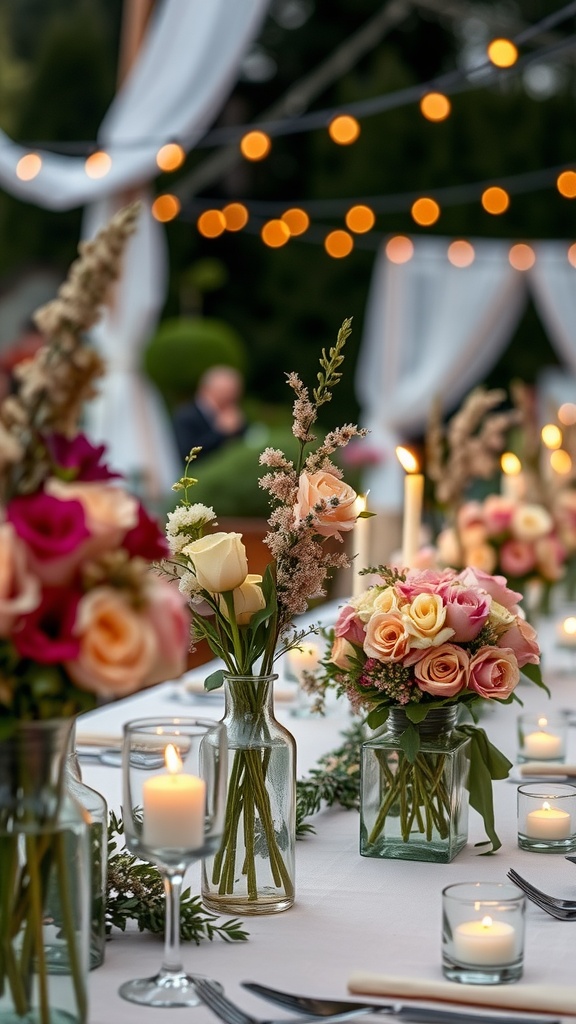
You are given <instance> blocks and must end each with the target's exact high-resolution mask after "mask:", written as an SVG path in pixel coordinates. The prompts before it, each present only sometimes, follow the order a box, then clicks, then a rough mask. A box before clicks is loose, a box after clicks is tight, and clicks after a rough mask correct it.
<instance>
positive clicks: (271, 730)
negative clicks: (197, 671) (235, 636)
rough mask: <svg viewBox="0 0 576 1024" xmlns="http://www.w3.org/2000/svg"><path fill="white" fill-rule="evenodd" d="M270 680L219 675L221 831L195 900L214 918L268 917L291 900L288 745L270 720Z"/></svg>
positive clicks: (292, 747)
mask: <svg viewBox="0 0 576 1024" xmlns="http://www.w3.org/2000/svg"><path fill="white" fill-rule="evenodd" d="M275 679H277V676H275V675H269V676H231V675H225V677H224V689H225V700H226V703H225V712H224V717H223V719H222V721H223V723H224V725H225V726H226V735H227V743H228V793H227V799H226V814H225V822H224V833H223V836H222V841H221V843H220V846H219V848H218V850H217V851H216V853H215V854H214V855H213V856H211V857H207V858H206V859H205V861H204V864H203V873H202V901H203V903H204V904H205V906H206V907H208V908H209V909H210V910H214V911H216V912H217V913H222V914H223V913H226V914H240V915H243V916H245V915H248V914H274V913H277V912H279V911H282V910H287V909H288V908H289V907H291V906H292V904H293V903H294V855H295V844H296V744H295V741H294V737H293V736H292V735H291V734H290V733H289V732H288V730H287V729H285V728H284V727H283V726H282V725H280V723H279V722H277V721H276V719H275V717H274V707H273V683H274V680H275Z"/></svg>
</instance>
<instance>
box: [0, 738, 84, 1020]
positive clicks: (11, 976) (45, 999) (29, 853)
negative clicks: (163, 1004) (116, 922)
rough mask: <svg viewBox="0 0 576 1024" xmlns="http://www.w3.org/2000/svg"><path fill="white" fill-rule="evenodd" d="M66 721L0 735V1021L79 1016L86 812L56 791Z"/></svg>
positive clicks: (62, 790)
mask: <svg viewBox="0 0 576 1024" xmlns="http://www.w3.org/2000/svg"><path fill="white" fill-rule="evenodd" d="M71 726H72V722H71V720H66V719H55V720H51V721H29V722H21V723H18V725H17V726H16V728H15V729H14V731H13V732H12V733H11V734H10V736H8V737H7V738H4V739H3V740H2V743H0V864H1V866H2V868H1V873H0V876H1V877H0V880H1V885H0V1024H23V1022H25V1024H64V1022H66V1024H84V1022H85V1021H86V1020H87V1016H88V1014H87V997H86V990H87V979H88V953H89V939H90V932H89V921H90V850H89V841H88V827H87V822H86V815H85V812H84V811H83V810H82V808H81V807H80V806H79V804H77V803H76V801H74V800H73V799H72V798H71V797H70V796H69V795H68V793H67V792H66V786H65V783H64V762H65V758H66V753H67V749H68V743H69V737H70V729H71Z"/></svg>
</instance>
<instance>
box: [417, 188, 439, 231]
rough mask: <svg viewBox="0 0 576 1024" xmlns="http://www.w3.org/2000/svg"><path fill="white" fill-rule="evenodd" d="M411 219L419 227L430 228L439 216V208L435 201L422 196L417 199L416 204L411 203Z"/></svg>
mask: <svg viewBox="0 0 576 1024" xmlns="http://www.w3.org/2000/svg"><path fill="white" fill-rule="evenodd" d="M410 213H411V214H412V217H413V219H414V220H415V221H416V223H417V224H419V225H420V226H421V227H426V228H427V227H430V225H431V224H435V223H436V221H437V220H438V218H439V216H440V207H439V205H438V203H437V202H436V200H435V199H429V198H428V197H427V196H423V197H422V198H421V199H417V200H416V202H414V203H412V208H411V210H410Z"/></svg>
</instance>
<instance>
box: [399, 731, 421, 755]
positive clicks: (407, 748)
mask: <svg viewBox="0 0 576 1024" xmlns="http://www.w3.org/2000/svg"><path fill="white" fill-rule="evenodd" d="M398 745H399V746H400V747H401V748H402V750H403V751H404V753H405V754H406V757H407V758H408V760H409V761H410V764H414V761H415V760H416V758H417V757H418V751H419V750H420V732H419V730H418V729H415V728H414V726H413V725H412V723H410V725H409V726H408V728H407V729H405V730H404V732H403V733H402V735H401V736H400V738H399V740H398Z"/></svg>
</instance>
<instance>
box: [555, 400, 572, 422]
mask: <svg viewBox="0 0 576 1024" xmlns="http://www.w3.org/2000/svg"><path fill="white" fill-rule="evenodd" d="M558 419H559V420H560V423H562V425H563V426H565V427H573V426H574V424H575V423H576V405H574V402H563V403H562V405H561V406H560V408H559V409H558Z"/></svg>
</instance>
